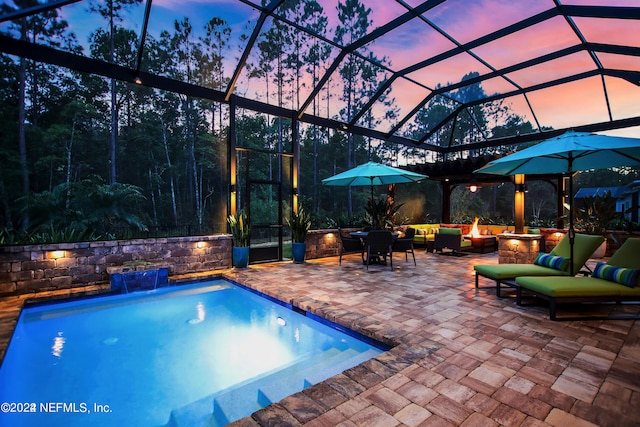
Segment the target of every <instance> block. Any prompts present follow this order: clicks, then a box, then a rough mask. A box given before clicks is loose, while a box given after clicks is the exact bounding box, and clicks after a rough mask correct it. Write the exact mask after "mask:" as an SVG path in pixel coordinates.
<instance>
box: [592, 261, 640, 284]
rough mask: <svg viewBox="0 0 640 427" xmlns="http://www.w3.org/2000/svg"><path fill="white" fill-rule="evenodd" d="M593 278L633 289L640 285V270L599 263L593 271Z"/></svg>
mask: <svg viewBox="0 0 640 427" xmlns="http://www.w3.org/2000/svg"><path fill="white" fill-rule="evenodd" d="M592 276H593V277H597V278H600V279H604V280H608V281H610V282H616V283H620V284H621V285H625V286H628V287H630V288H633V287H635V286H636V285H637V284H638V279H640V270H634V269H632V268H624V267H615V266H613V265H609V264H605V263H603V262H599V263H597V264H596V267H595V268H594V269H593V274H592Z"/></svg>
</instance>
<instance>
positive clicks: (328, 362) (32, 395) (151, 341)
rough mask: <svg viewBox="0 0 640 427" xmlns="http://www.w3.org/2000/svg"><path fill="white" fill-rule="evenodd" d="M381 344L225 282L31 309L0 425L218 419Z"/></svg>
mask: <svg viewBox="0 0 640 427" xmlns="http://www.w3.org/2000/svg"><path fill="white" fill-rule="evenodd" d="M381 351H382V350H381V349H379V348H377V347H375V346H373V345H370V344H368V343H364V342H362V341H360V340H358V339H356V338H354V337H352V336H351V334H346V333H343V332H341V331H338V330H336V329H334V328H331V327H329V326H327V325H325V324H323V323H320V322H316V321H313V320H312V319H310V318H308V317H305V316H304V315H301V314H299V313H296V312H294V311H292V310H290V309H288V308H286V307H283V306H282V305H280V304H277V303H275V302H274V301H271V300H268V299H266V298H263V297H261V296H259V295H256V294H255V293H253V292H250V291H248V290H246V289H243V288H241V287H239V286H237V285H234V284H232V283H229V282H227V281H224V280H215V281H209V282H201V283H197V284H191V285H183V286H179V287H169V288H163V289H159V290H154V291H148V292H136V293H133V294H127V295H116V296H108V297H101V298H93V299H88V300H81V301H75V302H65V303H58V304H52V305H47V306H37V307H36V306H34V307H27V308H25V309H24V310H23V311H22V314H21V316H20V319H19V321H18V325H17V326H16V330H15V332H14V336H13V338H12V340H11V343H10V345H9V348H8V349H7V353H6V356H5V359H4V362H3V364H2V367H1V368H0V403H2V408H1V411H0V426H4V427H10V426H29V427H35V426H65V427H67V426H92V427H100V426H118V427H124V426H141V427H144V426H149V427H152V426H153V427H157V426H162V425H169V426H182V425H184V426H204V425H208V426H218V425H224V424H226V423H228V422H231V421H234V420H235V419H238V418H241V417H243V416H247V415H249V414H251V413H252V412H254V411H256V410H258V409H260V408H261V407H264V406H266V405H268V404H270V403H271V402H276V401H278V400H280V399H282V398H283V397H286V396H287V395H289V394H292V393H294V392H297V391H300V390H302V389H303V388H305V387H307V386H309V385H311V384H314V383H317V382H319V381H322V380H324V379H326V378H328V377H330V376H333V375H335V374H337V373H339V372H342V371H343V370H345V369H348V368H350V367H352V366H355V365H357V364H359V363H361V362H363V361H365V360H368V359H370V358H372V357H375V356H376V355H378V354H379V353H380V352H381Z"/></svg>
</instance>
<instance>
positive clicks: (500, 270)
mask: <svg viewBox="0 0 640 427" xmlns="http://www.w3.org/2000/svg"><path fill="white" fill-rule="evenodd" d="M602 242H604V237H602V236H592V235H588V234H576V237H575V247H574V251H573V252H574V263H573V265H574V268H573V271H574V273H577V272H578V271H580V269H581V268H582V266H583V265H584V263H585V262H587V260H588V259H589V256H591V254H593V252H595V250H596V249H598V246H600V245H601V244H602ZM550 255H553V256H562V257H565V258H569V257H570V246H569V238H568V237H567V236H565V237H563V238H562V240H560V242H558V245H557V246H556V247H555V248H553V250H552V251H551V252H550ZM569 266H570V263H567V268H566V269H565V270H562V271H561V270H555V269H553V268H549V267H542V266H540V265H535V264H478V265H475V266H474V267H473V268H474V270H475V271H476V272H477V273H478V274H480V275H481V276H485V277H488V278H491V279H494V280H507V279H515V278H516V277H518V276H563V275H567V276H568V275H569V272H570V270H569ZM625 267H627V266H625Z"/></svg>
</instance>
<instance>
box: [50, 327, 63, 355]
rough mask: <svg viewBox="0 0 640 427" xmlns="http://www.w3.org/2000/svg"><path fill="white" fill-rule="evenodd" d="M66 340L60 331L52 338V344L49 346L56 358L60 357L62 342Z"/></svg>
mask: <svg viewBox="0 0 640 427" xmlns="http://www.w3.org/2000/svg"><path fill="white" fill-rule="evenodd" d="M66 341H67V340H66V339H65V337H63V336H62V332H58V336H57V337H55V338H54V339H53V345H52V346H51V354H52V355H54V356H55V357H57V358H61V357H62V350H64V343H65V342H66Z"/></svg>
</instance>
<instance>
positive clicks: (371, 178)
mask: <svg viewBox="0 0 640 427" xmlns="http://www.w3.org/2000/svg"><path fill="white" fill-rule="evenodd" d="M369 179H370V180H371V202H373V177H370V178H369Z"/></svg>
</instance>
